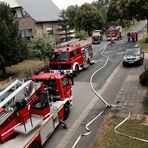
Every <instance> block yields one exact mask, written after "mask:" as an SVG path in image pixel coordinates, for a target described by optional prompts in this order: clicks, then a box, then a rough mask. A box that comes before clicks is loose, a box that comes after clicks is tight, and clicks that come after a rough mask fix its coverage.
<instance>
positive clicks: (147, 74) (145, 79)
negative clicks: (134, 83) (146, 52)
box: [139, 70, 148, 86]
mask: <svg viewBox="0 0 148 148" xmlns="http://www.w3.org/2000/svg"><path fill="white" fill-rule="evenodd" d="M139 79H140V83H141V85H142V86H148V70H146V71H144V72H143V73H142V74H141V75H140V77H139Z"/></svg>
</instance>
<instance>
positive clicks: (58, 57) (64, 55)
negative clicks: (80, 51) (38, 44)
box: [50, 52, 69, 62]
mask: <svg viewBox="0 0 148 148" xmlns="http://www.w3.org/2000/svg"><path fill="white" fill-rule="evenodd" d="M68 55H69V54H68V52H53V53H51V55H50V57H51V59H50V61H52V62H54V61H56V62H61V61H68Z"/></svg>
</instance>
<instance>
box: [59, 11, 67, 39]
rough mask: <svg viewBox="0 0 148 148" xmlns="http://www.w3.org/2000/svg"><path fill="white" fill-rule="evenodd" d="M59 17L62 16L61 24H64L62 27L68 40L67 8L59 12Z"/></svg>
mask: <svg viewBox="0 0 148 148" xmlns="http://www.w3.org/2000/svg"><path fill="white" fill-rule="evenodd" d="M59 17H60V18H61V19H60V20H61V24H62V29H63V30H64V31H65V39H66V41H67V40H68V22H69V19H68V16H67V13H66V11H65V10H62V11H61V12H60V14H59Z"/></svg>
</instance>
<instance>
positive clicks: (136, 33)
mask: <svg viewBox="0 0 148 148" xmlns="http://www.w3.org/2000/svg"><path fill="white" fill-rule="evenodd" d="M135 35H136V42H137V41H138V32H137V31H136V32H135Z"/></svg>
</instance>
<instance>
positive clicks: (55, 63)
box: [49, 41, 93, 76]
mask: <svg viewBox="0 0 148 148" xmlns="http://www.w3.org/2000/svg"><path fill="white" fill-rule="evenodd" d="M49 55H50V63H49V66H50V72H51V73H54V72H58V71H61V70H62V71H64V72H65V73H70V74H73V75H75V76H76V75H78V73H79V71H80V70H81V69H84V68H87V67H88V66H89V64H90V63H91V62H92V57H93V51H92V44H91V43H88V42H86V41H85V42H84V41H79V42H74V43H70V42H68V43H67V44H66V43H65V44H64V45H63V46H62V47H60V48H59V49H55V50H54V51H52V52H51V53H50V54H49Z"/></svg>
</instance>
